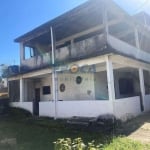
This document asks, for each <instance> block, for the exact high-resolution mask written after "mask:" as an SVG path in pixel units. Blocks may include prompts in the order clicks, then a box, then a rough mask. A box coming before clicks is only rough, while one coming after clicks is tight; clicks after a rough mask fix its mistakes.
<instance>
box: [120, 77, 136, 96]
mask: <svg viewBox="0 0 150 150" xmlns="http://www.w3.org/2000/svg"><path fill="white" fill-rule="evenodd" d="M119 90H120V94H122V95H130V94H134V86H133V79H127V78H121V79H119Z"/></svg>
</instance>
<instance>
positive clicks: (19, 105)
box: [10, 102, 33, 113]
mask: <svg viewBox="0 0 150 150" xmlns="http://www.w3.org/2000/svg"><path fill="white" fill-rule="evenodd" d="M10 105H11V106H12V107H16V108H22V109H25V110H28V111H29V112H31V113H33V105H32V102H12V103H11V104H10Z"/></svg>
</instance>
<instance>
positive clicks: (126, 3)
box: [114, 0, 150, 14]
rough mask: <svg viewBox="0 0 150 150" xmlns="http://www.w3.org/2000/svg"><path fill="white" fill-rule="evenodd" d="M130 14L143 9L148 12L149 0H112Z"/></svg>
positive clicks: (149, 9) (149, 12)
mask: <svg viewBox="0 0 150 150" xmlns="http://www.w3.org/2000/svg"><path fill="white" fill-rule="evenodd" d="M114 1H116V2H117V3H118V4H119V5H120V6H121V7H122V8H124V9H125V10H126V11H128V12H129V13H130V14H136V13H137V12H140V11H145V12H147V13H148V14H150V0H114Z"/></svg>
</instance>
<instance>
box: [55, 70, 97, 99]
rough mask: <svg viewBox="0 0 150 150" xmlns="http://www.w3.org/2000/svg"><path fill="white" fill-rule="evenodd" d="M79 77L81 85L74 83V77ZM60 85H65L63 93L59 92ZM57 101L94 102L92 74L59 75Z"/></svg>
mask: <svg viewBox="0 0 150 150" xmlns="http://www.w3.org/2000/svg"><path fill="white" fill-rule="evenodd" d="M77 76H81V77H82V82H81V84H77V83H76V77H77ZM60 84H65V91H64V92H60V89H59V86H60ZM58 91H59V92H58V99H59V100H95V91H94V75H93V74H92V73H76V74H71V73H70V74H69V73H68V74H59V75H58Z"/></svg>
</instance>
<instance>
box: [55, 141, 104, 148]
mask: <svg viewBox="0 0 150 150" xmlns="http://www.w3.org/2000/svg"><path fill="white" fill-rule="evenodd" d="M54 150H102V145H95V142H94V141H92V142H91V143H88V144H87V145H85V144H84V142H83V141H82V139H81V138H76V139H74V140H71V139H70V138H66V139H58V140H57V141H56V142H54Z"/></svg>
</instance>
